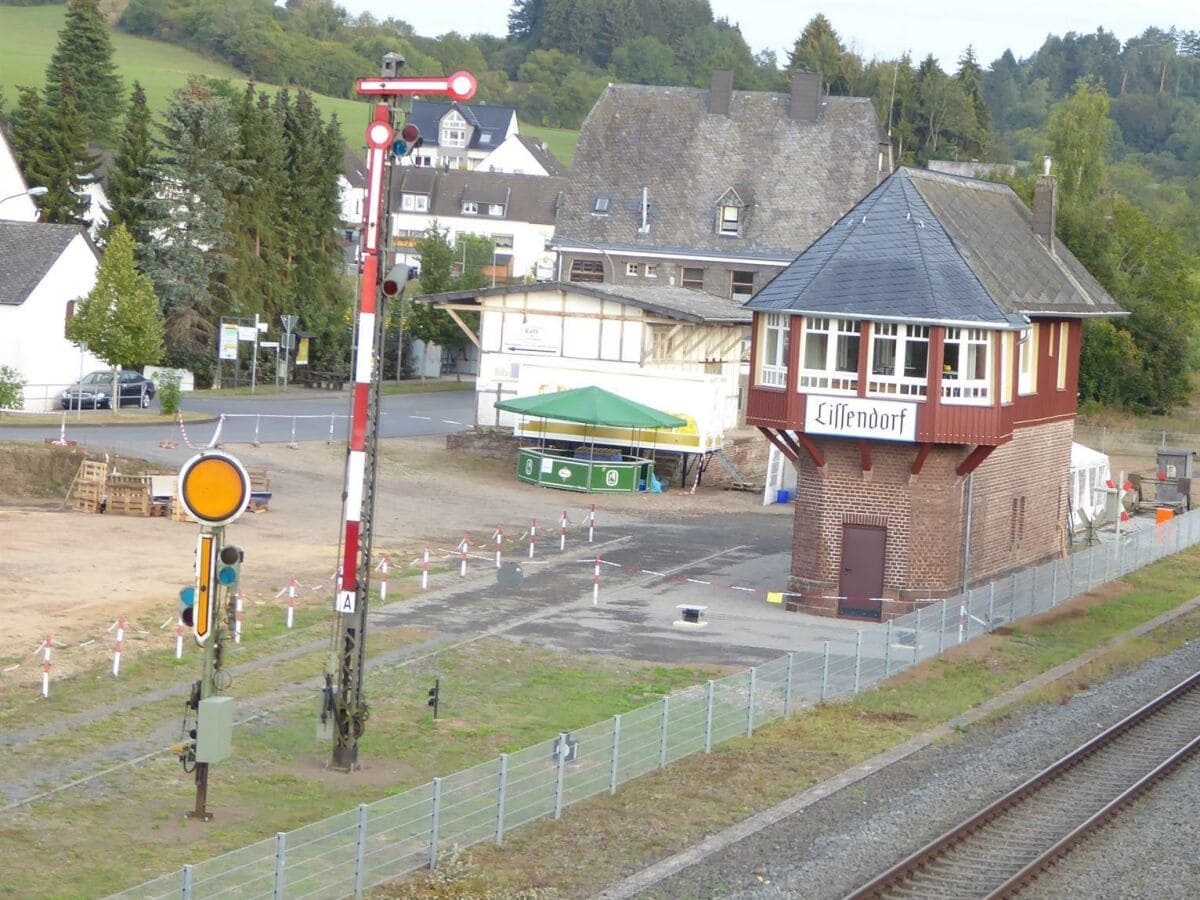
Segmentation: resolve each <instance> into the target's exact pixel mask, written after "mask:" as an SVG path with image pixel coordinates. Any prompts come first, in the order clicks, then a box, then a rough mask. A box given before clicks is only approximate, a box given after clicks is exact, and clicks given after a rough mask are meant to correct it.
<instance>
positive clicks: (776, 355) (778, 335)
mask: <svg viewBox="0 0 1200 900" xmlns="http://www.w3.org/2000/svg"><path fill="white" fill-rule="evenodd" d="M791 333H792V317H791V316H789V315H787V314H785V313H764V314H763V316H762V320H761V323H760V325H759V335H760V338H761V340H760V343H759V348H760V350H759V354H758V378H757V379H756V380H755V383H756V384H760V385H762V386H764V387H787V370H788V349H789V346H790V339H791Z"/></svg>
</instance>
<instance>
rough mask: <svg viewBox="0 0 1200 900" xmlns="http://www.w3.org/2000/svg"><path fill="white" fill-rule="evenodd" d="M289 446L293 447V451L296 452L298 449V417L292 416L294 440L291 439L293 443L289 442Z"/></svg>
mask: <svg viewBox="0 0 1200 900" xmlns="http://www.w3.org/2000/svg"><path fill="white" fill-rule="evenodd" d="M288 446H289V447H291V448H292V449H293V450H295V449H296V447H297V446H298V445H297V444H296V417H295V416H292V439H291V441H289V442H288Z"/></svg>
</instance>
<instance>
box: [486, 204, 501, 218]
mask: <svg viewBox="0 0 1200 900" xmlns="http://www.w3.org/2000/svg"><path fill="white" fill-rule="evenodd" d="M488 215H489V216H502V215H504V204H503V203H489V204H488Z"/></svg>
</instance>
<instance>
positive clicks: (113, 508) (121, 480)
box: [105, 475, 150, 516]
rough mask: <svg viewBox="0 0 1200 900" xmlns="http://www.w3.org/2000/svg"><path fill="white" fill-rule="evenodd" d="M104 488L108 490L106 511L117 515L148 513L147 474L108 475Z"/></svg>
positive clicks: (148, 479)
mask: <svg viewBox="0 0 1200 900" xmlns="http://www.w3.org/2000/svg"><path fill="white" fill-rule="evenodd" d="M105 489H106V490H107V492H108V505H107V507H106V509H107V511H108V512H110V513H114V514H116V515H119V516H148V515H150V477H149V476H148V475H110V476H108V482H107V483H106V485H105Z"/></svg>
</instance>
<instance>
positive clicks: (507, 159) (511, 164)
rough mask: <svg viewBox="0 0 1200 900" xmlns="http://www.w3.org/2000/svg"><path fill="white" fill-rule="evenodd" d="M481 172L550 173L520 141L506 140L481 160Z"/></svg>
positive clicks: (479, 167)
mask: <svg viewBox="0 0 1200 900" xmlns="http://www.w3.org/2000/svg"><path fill="white" fill-rule="evenodd" d="M477 168H478V169H479V170H480V171H481V172H511V173H514V174H517V175H549V174H550V173H549V172H547V171H546V169H545V168H544V167H543V166H542V164H541V163H540V162H538V160H537V157H535V156H534V155H533V154H532V153H530V152H529V148H528V147H526V146H525V145H524V144H522V143H521V142H520V141H505V142H504V143H503V144H501V145H500V146H499V147H497V148H496V149H495V150H493V151H492V152H491V153H489V154H488V155H487V156H485V157H484V158H483V159H481V160H480V161H479V166H478V167H477Z"/></svg>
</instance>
